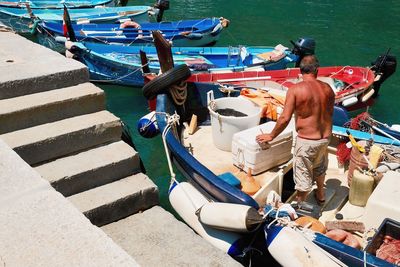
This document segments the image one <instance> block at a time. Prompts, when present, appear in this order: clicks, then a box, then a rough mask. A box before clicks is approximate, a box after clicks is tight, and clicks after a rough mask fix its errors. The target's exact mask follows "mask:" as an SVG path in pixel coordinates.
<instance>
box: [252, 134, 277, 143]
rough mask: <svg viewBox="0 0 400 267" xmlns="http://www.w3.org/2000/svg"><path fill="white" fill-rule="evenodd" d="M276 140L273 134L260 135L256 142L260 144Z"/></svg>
mask: <svg viewBox="0 0 400 267" xmlns="http://www.w3.org/2000/svg"><path fill="white" fill-rule="evenodd" d="M273 139H274V138H273V137H272V135H271V134H259V135H257V136H256V141H257V143H259V144H263V143H268V142H270V141H272V140H273Z"/></svg>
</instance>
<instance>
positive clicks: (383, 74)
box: [371, 49, 397, 97]
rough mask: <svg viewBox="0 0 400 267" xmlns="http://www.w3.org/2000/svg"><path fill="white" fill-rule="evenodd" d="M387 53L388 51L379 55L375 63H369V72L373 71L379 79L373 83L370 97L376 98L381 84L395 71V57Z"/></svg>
mask: <svg viewBox="0 0 400 267" xmlns="http://www.w3.org/2000/svg"><path fill="white" fill-rule="evenodd" d="M389 51H390V49H389V50H388V51H387V52H386V53H385V54H384V55H380V56H379V57H378V58H377V59H376V60H375V62H372V63H371V65H372V67H371V70H373V71H375V73H376V75H380V78H379V79H377V80H376V81H375V82H374V85H373V86H374V90H375V93H374V95H373V96H372V97H377V96H378V92H379V89H380V87H381V85H382V83H383V82H384V81H385V80H386V79H387V78H389V77H390V76H391V75H392V74H393V73H394V72H395V71H396V67H397V60H396V57H395V56H392V55H389Z"/></svg>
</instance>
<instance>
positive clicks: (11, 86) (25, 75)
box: [0, 33, 89, 99]
mask: <svg viewBox="0 0 400 267" xmlns="http://www.w3.org/2000/svg"><path fill="white" fill-rule="evenodd" d="M0 47H1V48H2V49H1V50H0V99H5V98H12V97H16V96H21V95H28V94H34V93H38V92H43V91H48V90H52V89H56V88H63V87H68V86H73V85H77V84H80V83H84V82H88V81H89V72H88V70H87V67H86V66H85V65H83V64H82V63H80V62H78V61H76V60H73V59H68V58H65V57H64V56H62V55H60V54H59V53H57V52H54V51H51V50H50V49H47V48H45V47H43V46H41V45H39V44H36V43H34V42H30V41H28V40H27V39H25V38H23V37H21V36H19V35H17V34H14V33H1V38H0ZM21 47H24V49H21Z"/></svg>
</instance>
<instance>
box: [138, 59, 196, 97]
mask: <svg viewBox="0 0 400 267" xmlns="http://www.w3.org/2000/svg"><path fill="white" fill-rule="evenodd" d="M190 75H191V72H190V69H189V67H188V66H186V65H185V64H182V65H178V66H176V67H174V68H172V69H170V70H168V71H166V72H164V73H162V74H160V75H158V76H157V77H155V78H154V79H153V80H151V81H149V82H148V83H146V84H145V85H144V86H143V89H142V92H143V95H144V97H146V99H154V98H155V97H156V96H157V95H158V94H160V93H162V92H165V89H167V88H168V87H170V86H171V85H173V84H177V83H179V82H181V81H184V80H186V79H187V78H189V77H190Z"/></svg>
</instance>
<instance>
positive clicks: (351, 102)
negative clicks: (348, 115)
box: [342, 96, 358, 107]
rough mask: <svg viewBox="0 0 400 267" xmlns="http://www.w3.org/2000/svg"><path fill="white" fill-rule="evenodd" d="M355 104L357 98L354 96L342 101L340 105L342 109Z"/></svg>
mask: <svg viewBox="0 0 400 267" xmlns="http://www.w3.org/2000/svg"><path fill="white" fill-rule="evenodd" d="M357 102H358V98H357V97H356V96H352V97H350V98H346V99H345V100H343V101H342V105H343V106H344V107H348V106H351V105H354V104H355V103H357Z"/></svg>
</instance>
